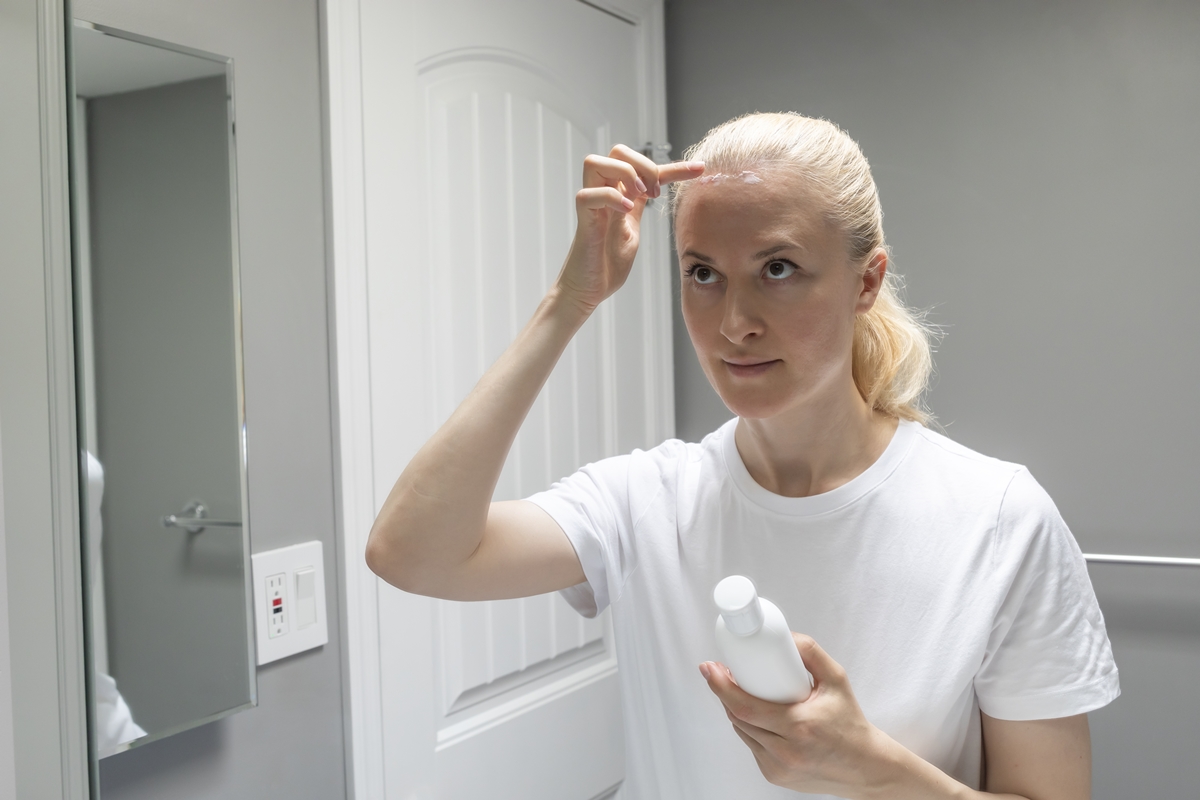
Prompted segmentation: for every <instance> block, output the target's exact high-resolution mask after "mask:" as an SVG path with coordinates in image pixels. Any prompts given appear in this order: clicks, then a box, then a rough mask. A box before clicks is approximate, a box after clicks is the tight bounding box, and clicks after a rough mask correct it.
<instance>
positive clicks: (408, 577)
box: [366, 145, 704, 600]
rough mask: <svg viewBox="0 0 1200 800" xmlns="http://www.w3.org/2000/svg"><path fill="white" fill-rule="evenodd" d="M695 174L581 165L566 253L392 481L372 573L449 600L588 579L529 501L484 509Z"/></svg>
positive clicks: (688, 167)
mask: <svg viewBox="0 0 1200 800" xmlns="http://www.w3.org/2000/svg"><path fill="white" fill-rule="evenodd" d="M703 169H704V168H703V165H697V164H690V163H676V164H668V165H664V166H658V165H656V164H654V163H653V162H652V161H650V160H649V159H647V158H645V157H644V156H642V155H641V154H640V153H636V152H634V151H633V150H630V149H629V148H627V147H624V146H623V145H617V146H616V147H614V148H613V150H612V152H610V154H609V155H608V157H602V156H588V158H587V159H586V160H585V162H584V175H583V177H584V183H583V185H584V188H583V189H581V190H580V191H579V193H578V194H577V195H576V198H575V205H576V212H577V213H578V217H579V222H578V227H577V229H576V232H575V239H574V241H573V242H572V244H571V251H570V253H569V254H568V256H567V259H566V262H565V263H564V264H563V268H562V271H561V272H560V273H559V276H558V279H557V280H556V281H555V284H554V286H552V287H551V289H550V291H549V292H547V294H546V296H545V298H543V300H542V302H541V303H540V304H539V306H538V308H537V311H535V312H534V315H533V318H532V319H530V321H529V323H528V324H527V325H526V326H525V328H524V329H523V330H522V331H521V333H520V334H519V335H518V336H517V338H516V341H514V342H513V343H512V344H511V345H510V346H509V347H508V349H507V350H505V352H504V354H503V355H501V356H500V358H499V359H498V360H497V361H496V363H495V364H493V365H492V367H491V368H490V369H488V371H487V372H486V373H484V376H483V377H482V378H481V379H480V381H479V383H478V384H476V385H475V388H474V389H472V391H471V393H470V394H469V395H468V396H467V398H466V399H465V400H464V401H463V402H462V404H461V405H460V406H459V407H458V409H457V410H456V411H455V412H454V414H452V415H451V417H450V419H449V420H447V421H446V423H445V424H444V425H442V427H441V428H440V429H439V430H438V431H437V433H435V434H434V435H433V437H432V438H431V439H430V440H429V441H428V442H426V443H425V445H424V446H423V447H422V448H421V449H420V450H419V451H418V452H417V454H416V455H415V456H414V457H413V459H412V460H411V461H410V462H409V464H408V466H407V467H406V468H405V470H404V472H403V473H402V474H401V475H400V478H399V479H398V480H397V481H396V484H395V486H394V487H393V488H392V491H391V493H390V494H389V495H388V497H387V500H385V501H384V504H383V508H382V509H381V510H380V512H379V516H378V517H377V518H376V519H375V524H374V526H373V527H372V529H371V535H370V538H369V539H368V541H367V553H366V555H367V563H368V565H369V566H370V567H371V569H372V570H373V571H374V572H375V573H376V574H377V575H379V576H380V577H381V578H383V579H384V580H386V581H387V582H388V583H391V584H393V585H394V586H397V587H399V588H401V589H404V590H405V591H409V592H415V593H417V594H425V595H430V596H434V597H443V598H447V599H453V600H483V599H500V598H508V597H525V596H529V595H534V594H541V593H543V592H550V591H555V590H557V589H563V588H566V587H568V586H574V585H575V584H577V583H581V582H582V581H583V580H584V575H583V568H582V567H581V566H580V563H579V558H578V556H576V554H575V549H574V547H572V545H571V543H570V541H569V540H568V539H567V537H566V535H565V534H564V533H563V531H562V529H561V528H560V527H559V526H558V523H556V522H555V521H554V519H553V518H551V517H550V515H549V514H547V513H546V512H545V511H543V510H542V509H541V508H539V507H538V506H536V505H534V504H533V503H529V502H527V501H508V502H500V503H493V502H491V499H492V493H493V492H494V491H495V488H496V482H497V480H499V477H500V471H501V469H502V468H503V466H504V461H505V459H506V458H507V456H508V451H509V449H510V448H511V447H512V443H513V440H514V439H515V438H516V435H517V431H518V430H519V429H520V427H521V423H522V422H523V421H524V419H525V416H526V415H527V414H528V413H529V409H530V407H531V406H532V405H533V402H534V400H535V399H536V398H537V395H538V392H539V391H541V388H542V385H543V384H544V383H545V382H546V379H547V378H548V377H549V376H550V372H551V371H552V370H553V369H554V365H555V364H556V363H557V362H558V359H559V357H560V356H561V355H562V353H563V351H564V350H565V349H566V347H567V344H568V343H569V342H570V341H571V337H572V336H574V335H575V333H576V331H578V330H579V328H580V326H582V325H583V323H584V322H585V321H586V320H587V318H588V317H589V316H590V315H591V313H592V312H593V311H594V310H595V308H596V307H597V306H598V305H599V304H600V303H601V302H602V301H603V300H604V299H605V298H607V297H608V296H609V295H611V294H612V293H613V292H615V291H616V290H617V289H618V288H620V286H621V285H622V284H623V283H624V282H625V279H626V278H627V277H628V275H629V270H630V268H631V266H632V264H633V258H634V255H636V253H637V246H638V235H639V227H640V221H641V214H642V211H643V209H644V208H645V204H646V201H647V199H649V198H650V197H656V196H658V194H659V191H660V187H661V186H663V185H665V184H666V183H669V182H671V181H674V180H680V179H687V178H694V177H698V176H699V175H700V174H701V173H702V172H703Z"/></svg>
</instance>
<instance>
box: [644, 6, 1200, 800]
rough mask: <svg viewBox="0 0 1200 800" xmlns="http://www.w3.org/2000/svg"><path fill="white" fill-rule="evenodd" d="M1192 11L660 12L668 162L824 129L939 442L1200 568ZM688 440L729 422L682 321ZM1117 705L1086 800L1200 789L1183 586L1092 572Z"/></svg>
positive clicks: (1138, 545) (1096, 529) (1194, 635)
mask: <svg viewBox="0 0 1200 800" xmlns="http://www.w3.org/2000/svg"><path fill="white" fill-rule="evenodd" d="M1197 42H1200V4H1196V3H1195V2H1190V1H1188V0H1177V1H1176V2H1156V3H1142V2H1135V1H1134V0H1103V1H1102V2H1096V0H1086V1H1085V0H1062V1H1061V2H1056V3H1044V2H1040V1H1037V0H1014V1H1013V2H1006V3H994V2H961V1H959V0H954V1H951V0H938V1H936V2H935V1H933V0H930V1H927V2H914V1H913V0H904V1H903V2H897V0H856V1H854V2H851V1H849V0H847V1H846V2H838V3H828V2H801V1H799V0H796V1H795V2H774V1H772V0H672V1H671V2H669V3H668V6H667V54H668V81H667V85H668V103H669V122H670V138H671V142H672V143H673V144H674V145H675V147H676V151H675V152H676V154H678V153H680V152H682V148H683V147H686V146H687V145H689V144H692V143H693V142H695V141H696V140H697V139H699V138H700V137H701V136H703V134H704V132H705V131H706V130H707V129H709V128H710V127H712V126H713V125H716V124H719V123H720V122H722V121H724V120H726V119H728V118H730V117H732V116H734V115H737V114H740V113H744V112H748V111H755V110H760V111H775V110H796V111H800V112H802V113H805V114H809V115H813V116H823V117H828V118H830V119H832V120H834V121H835V122H837V123H838V124H839V125H841V126H842V127H843V128H845V129H846V130H847V131H848V132H849V133H850V135H851V136H853V137H854V138H856V139H857V140H858V141H859V142H860V144H861V145H862V146H863V149H864V151H865V152H866V154H867V156H868V158H869V159H870V160H871V163H872V165H873V168H874V173H875V177H876V180H877V182H878V184H879V187H880V192H881V195H882V199H883V208H884V212H885V214H886V224H885V227H886V229H887V233H888V238H889V240H890V241H891V244H892V246H893V248H894V250H895V262H894V266H895V267H896V268H898V269H899V271H900V272H901V273H903V274H904V275H905V276H906V277H907V278H908V284H909V292H908V294H909V298H910V300H911V301H912V303H914V304H915V305H917V306H920V307H928V308H932V309H933V321H935V322H937V323H940V324H942V325H944V326H945V329H946V336H945V339H944V342H943V343H942V345H941V347H940V348H939V351H938V353H937V355H936V363H937V370H938V375H937V379H936V382H935V385H934V389H933V391H932V393H931V396H930V402H931V404H932V407H933V410H934V411H935V412H936V414H937V415H938V418H939V421H940V423H941V424H942V425H943V426H944V427H945V430H946V431H947V432H948V433H949V435H950V436H951V437H953V438H954V439H956V440H958V441H960V442H962V443H963V444H966V445H968V446H970V447H973V448H975V449H978V450H980V451H982V452H985V453H987V454H989V455H994V456H998V457H1001V458H1006V459H1009V460H1012V461H1017V462H1022V463H1025V464H1027V465H1029V466H1030V468H1031V469H1032V471H1033V474H1034V475H1035V476H1036V477H1037V478H1038V480H1039V481H1041V483H1042V484H1043V485H1044V486H1045V487H1046V488H1047V489H1048V491H1049V492H1050V494H1051V496H1053V497H1054V498H1055V500H1056V502H1057V503H1058V505H1059V507H1060V509H1061V511H1062V512H1063V515H1064V516H1065V518H1066V520H1067V522H1068V523H1069V524H1070V525H1071V526H1072V529H1073V530H1074V532H1075V534H1076V536H1077V538H1078V539H1079V540H1080V543H1081V544H1082V545H1083V547H1084V549H1085V550H1092V551H1101V552H1105V551H1108V552H1127V553H1150V554H1154V553H1157V554H1164V555H1190V556H1200V492H1197V491H1196V490H1195V485H1196V483H1197V479H1198V478H1200V463H1198V461H1200V459H1198V457H1197V455H1196V454H1197V453H1198V452H1200V417H1198V416H1197V415H1196V413H1195V410H1194V407H1195V404H1196V399H1197V397H1198V396H1200V371H1198V370H1197V369H1196V364H1197V343H1200V314H1197V313H1196V311H1195V308H1194V305H1195V300H1194V298H1195V297H1196V296H1197V295H1198V294H1200V269H1197V264H1196V261H1197V257H1196V255H1195V252H1194V248H1193V247H1192V243H1191V240H1190V237H1189V234H1188V231H1191V230H1193V229H1194V228H1195V225H1196V222H1195V220H1196V217H1197V213H1198V212H1200V203H1198V202H1197V200H1196V196H1195V190H1194V187H1195V186H1196V185H1197V184H1198V183H1200V151H1198V150H1197V147H1196V136H1195V131H1196V130H1197V128H1198V127H1200V80H1198V79H1197V76H1200V47H1198V46H1197ZM676 368H677V371H676V398H677V399H676V403H677V407H676V412H677V427H678V431H679V434H680V436H682V437H684V438H690V439H696V438H698V437H700V436H703V435H704V434H705V433H706V432H708V431H710V430H712V429H713V428H715V427H716V426H717V425H718V424H719V423H720V422H721V421H723V420H724V419H727V418H728V416H729V413H728V412H727V411H726V410H725V408H724V406H723V405H722V404H721V403H720V401H719V400H718V399H717V398H716V396H715V394H713V392H712V390H711V389H710V388H709V387H708V385H707V383H706V382H705V379H704V376H703V374H702V373H701V371H700V368H699V365H698V364H697V363H696V359H695V355H694V353H693V351H692V349H691V346H690V344H689V343H688V340H687V333H686V331H685V330H684V328H683V326H682V322H681V321H680V320H679V319H678V312H677V319H676ZM1092 576H1093V581H1094V583H1095V584H1096V587H1097V591H1098V594H1099V596H1100V600H1101V605H1102V606H1103V608H1104V611H1105V614H1106V618H1107V620H1108V624H1109V629H1110V634H1111V636H1112V640H1113V645H1114V649H1115V651H1116V655H1117V660H1118V665H1119V667H1120V668H1121V674H1122V686H1123V691H1124V694H1123V696H1122V697H1121V698H1120V699H1119V700H1118V701H1117V702H1116V703H1114V704H1113V705H1112V706H1110V707H1109V708H1108V709H1105V710H1103V711H1101V712H1098V713H1096V714H1094V715H1093V719H1092V721H1093V730H1094V735H1095V742H1096V751H1095V752H1096V779H1097V788H1096V793H1095V796H1096V797H1097V798H1119V797H1132V796H1143V797H1183V796H1189V793H1190V794H1194V792H1195V786H1196V785H1197V784H1198V783H1200V760H1197V759H1196V758H1195V752H1194V751H1195V742H1196V741H1200V693H1198V692H1197V691H1196V689H1195V686H1194V683H1193V682H1192V681H1191V678H1192V677H1193V676H1195V675H1196V674H1200V580H1198V578H1200V575H1197V574H1195V573H1194V572H1190V573H1188V572H1183V571H1179V572H1175V573H1167V572H1154V571H1151V570H1147V569H1146V568H1131V567H1094V568H1093V569H1092Z"/></svg>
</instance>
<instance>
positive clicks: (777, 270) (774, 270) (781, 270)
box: [766, 261, 796, 281]
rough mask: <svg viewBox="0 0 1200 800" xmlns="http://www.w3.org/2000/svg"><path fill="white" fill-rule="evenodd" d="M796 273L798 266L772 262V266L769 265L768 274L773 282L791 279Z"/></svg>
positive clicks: (784, 262)
mask: <svg viewBox="0 0 1200 800" xmlns="http://www.w3.org/2000/svg"><path fill="white" fill-rule="evenodd" d="M795 272H796V265H795V264H789V263H788V262H786V261H772V262H771V263H770V264H767V272H766V274H767V277H768V278H770V279H772V280H776V281H780V280H783V279H784V278H790V277H792V275H793V274H794V273H795Z"/></svg>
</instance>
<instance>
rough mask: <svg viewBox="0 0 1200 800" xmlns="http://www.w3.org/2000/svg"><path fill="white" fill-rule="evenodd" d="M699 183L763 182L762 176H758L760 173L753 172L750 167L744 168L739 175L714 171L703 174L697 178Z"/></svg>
mask: <svg viewBox="0 0 1200 800" xmlns="http://www.w3.org/2000/svg"><path fill="white" fill-rule="evenodd" d="M696 180H697V181H698V182H699V183H721V182H723V181H741V182H742V183H762V178H760V177H758V173H756V172H751V171H750V170H748V169H745V170H742V171H741V172H739V173H738V174H737V175H729V174H727V173H724V172H714V173H713V174H712V175H702V176H700V177H699V178H697V179H696Z"/></svg>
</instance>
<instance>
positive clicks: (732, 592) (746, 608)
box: [713, 575, 763, 636]
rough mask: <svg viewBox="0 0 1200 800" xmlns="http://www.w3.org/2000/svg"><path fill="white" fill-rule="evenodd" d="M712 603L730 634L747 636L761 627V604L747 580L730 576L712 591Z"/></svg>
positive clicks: (737, 576)
mask: <svg viewBox="0 0 1200 800" xmlns="http://www.w3.org/2000/svg"><path fill="white" fill-rule="evenodd" d="M713 602H715V603H716V604H717V609H718V610H719V611H720V612H721V617H722V619H724V620H725V627H726V628H727V629H728V630H729V632H730V633H732V634H735V635H737V636H749V635H750V634H752V633H756V632H757V631H758V629H759V628H761V627H762V624H763V612H762V604H761V603H759V602H758V590H757V589H755V588H754V583H753V582H752V581H751V580H750V579H749V578H746V577H743V576H741V575H730V576H729V577H728V578H726V579H725V580H723V581H721V582H720V583H718V584H717V588H716V589H713Z"/></svg>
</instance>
